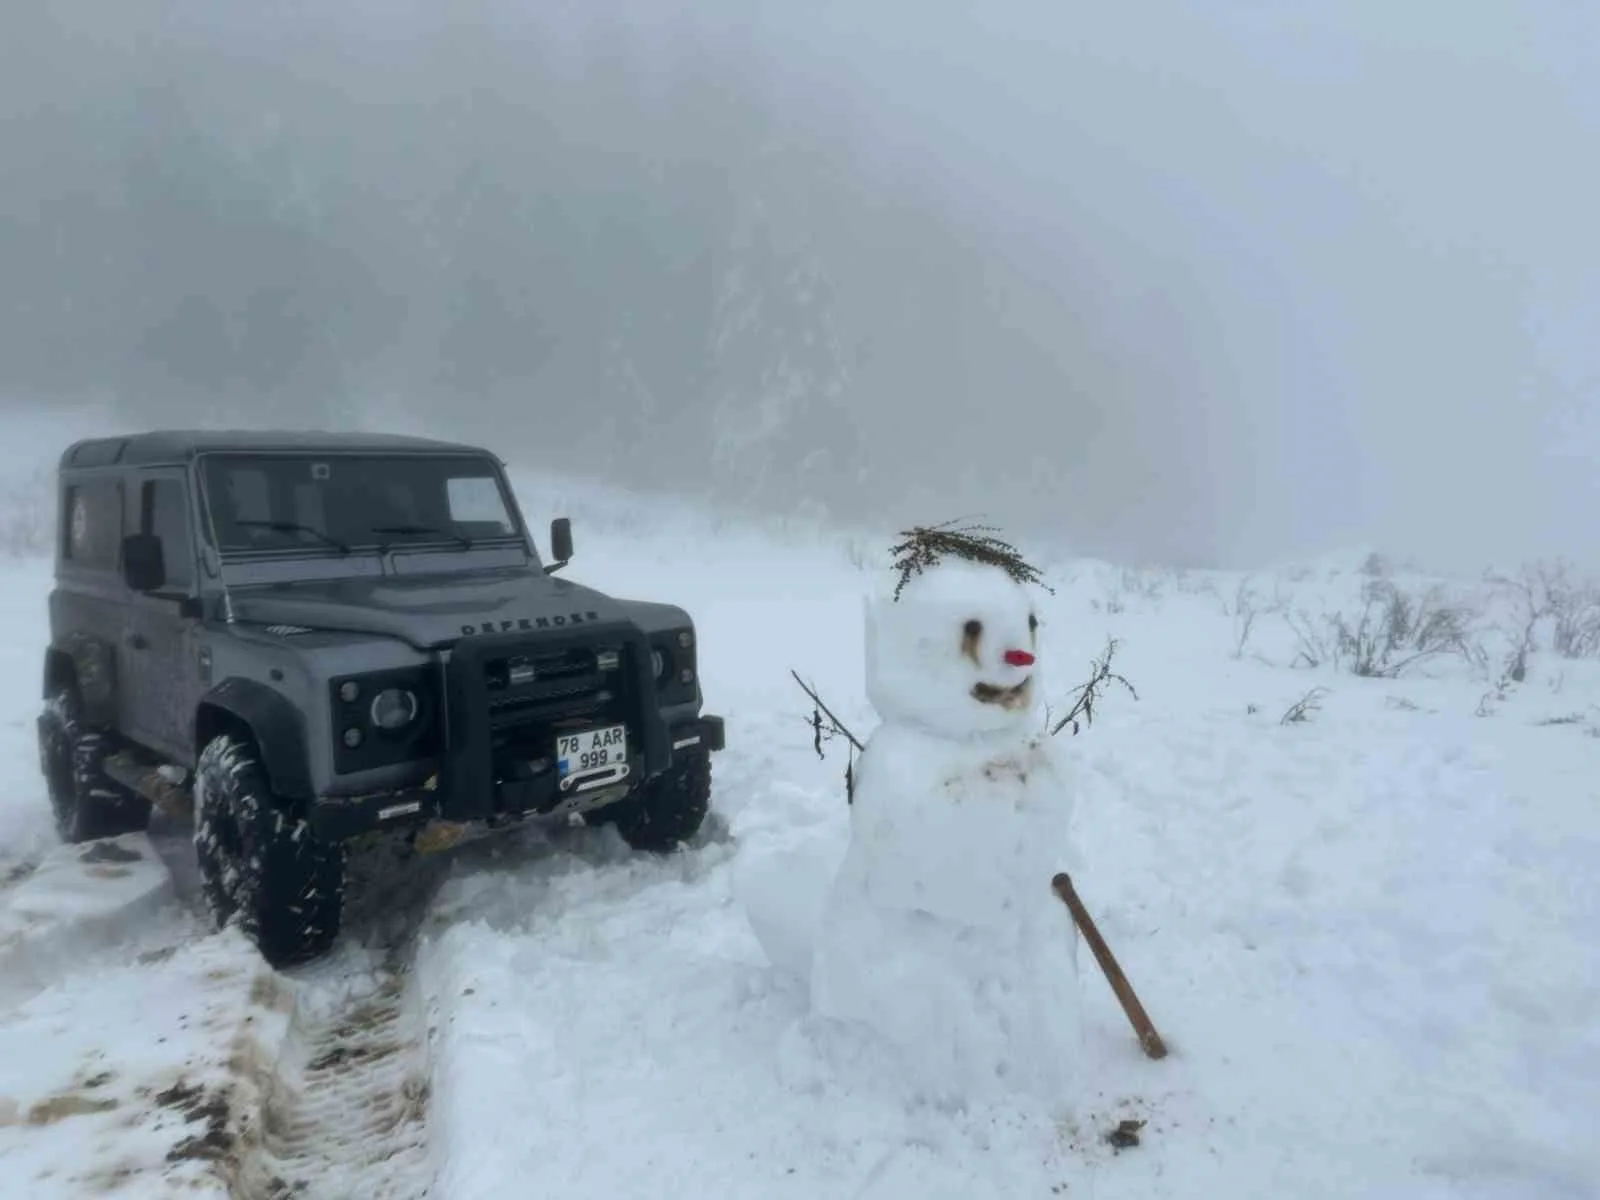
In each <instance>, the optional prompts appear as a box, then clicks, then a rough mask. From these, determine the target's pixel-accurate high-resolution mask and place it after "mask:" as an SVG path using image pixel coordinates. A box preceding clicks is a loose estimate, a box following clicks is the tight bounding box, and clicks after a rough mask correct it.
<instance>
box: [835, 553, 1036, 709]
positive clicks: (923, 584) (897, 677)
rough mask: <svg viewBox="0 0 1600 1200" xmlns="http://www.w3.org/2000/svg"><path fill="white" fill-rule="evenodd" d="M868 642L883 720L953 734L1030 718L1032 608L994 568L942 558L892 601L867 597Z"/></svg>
mask: <svg viewBox="0 0 1600 1200" xmlns="http://www.w3.org/2000/svg"><path fill="white" fill-rule="evenodd" d="M866 649H867V698H868V700H870V701H871V703H872V706H873V708H875V709H876V710H877V711H878V715H879V716H880V717H881V718H882V719H883V720H884V721H886V722H905V723H909V724H913V725H917V726H920V727H921V728H923V729H924V730H926V731H927V732H929V733H933V734H935V735H936V736H940V737H947V738H951V739H957V740H960V739H967V738H972V737H990V736H993V735H996V734H1001V733H1005V732H1009V731H1015V732H1017V733H1018V734H1019V736H1025V735H1026V734H1028V733H1030V732H1032V731H1033V730H1034V728H1035V726H1036V724H1037V722H1036V721H1035V719H1034V718H1035V714H1036V712H1037V708H1038V702H1039V688H1040V683H1039V661H1038V657H1039V619H1038V614H1037V612H1036V610H1035V607H1034V604H1033V598H1032V596H1031V595H1030V593H1029V591H1028V589H1027V588H1026V587H1025V586H1024V585H1022V584H1020V583H1017V582H1016V581H1015V580H1013V579H1012V578H1011V577H1010V576H1008V575H1007V574H1006V573H1005V572H1004V571H1002V570H1000V569H999V568H997V567H992V566H986V565H982V564H979V563H972V562H967V561H964V560H961V559H954V558H951V559H945V560H943V561H941V562H939V563H937V564H936V565H934V566H932V567H930V568H928V569H927V570H925V571H924V572H923V573H922V574H920V575H917V576H915V577H913V578H912V579H910V580H909V581H908V582H907V583H906V584H905V587H904V589H903V591H902V592H901V594H900V598H899V599H898V600H896V599H893V598H891V597H890V596H888V595H879V596H876V597H873V598H872V599H871V600H869V601H868V606H867V622H866Z"/></svg>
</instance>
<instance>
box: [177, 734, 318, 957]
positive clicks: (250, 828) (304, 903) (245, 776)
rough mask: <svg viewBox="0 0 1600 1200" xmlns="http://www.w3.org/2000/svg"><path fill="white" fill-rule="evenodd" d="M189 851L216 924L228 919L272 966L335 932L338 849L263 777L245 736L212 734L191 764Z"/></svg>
mask: <svg viewBox="0 0 1600 1200" xmlns="http://www.w3.org/2000/svg"><path fill="white" fill-rule="evenodd" d="M194 807H195V824H194V845H195V857H196V859H197V860H198V862H199V866H200V881H201V889H202V891H203V892H204V895H205V899H206V905H207V907H208V908H209V909H210V910H211V915H212V918H213V919H214V920H215V921H216V923H217V926H218V928H222V927H223V926H226V925H228V924H229V923H230V922H236V923H237V924H238V926H239V928H240V930H241V931H242V932H243V933H244V935H245V936H246V937H247V938H249V939H250V940H251V941H252V942H253V943H255V945H256V948H257V949H258V950H260V952H261V956H262V958H264V959H266V961H267V962H268V963H269V964H270V965H271V966H273V967H284V966H289V965H292V964H294V963H300V962H305V961H307V960H309V959H312V958H316V957H318V956H319V955H321V954H324V953H325V952H326V951H327V950H328V949H329V948H331V947H332V945H333V943H334V941H335V939H337V938H338V936H339V921H340V916H341V914H342V910H343V905H344V865H345V863H344V847H343V846H341V845H339V844H337V843H327V842H321V841H318V840H317V839H316V838H315V837H314V836H313V835H312V832H311V827H310V826H309V825H308V824H307V823H306V821H305V820H304V819H303V818H300V817H297V816H295V815H294V814H293V813H291V812H290V811H289V809H288V806H287V805H285V804H284V803H283V801H281V800H280V799H279V798H278V797H277V796H275V795H273V793H272V791H271V789H270V788H269V786H268V783H267V776H266V772H265V771H264V770H263V769H262V766H261V763H260V760H259V759H258V758H257V756H256V752H255V748H254V747H253V746H252V745H250V743H249V742H247V741H245V740H243V739H241V738H238V737H235V736H234V735H232V734H226V733H225V734H220V735H218V736H217V737H214V738H212V739H211V740H210V741H209V742H207V743H206V745H205V747H204V749H202V750H201V751H200V758H199V761H198V762H197V763H196V764H195V806H194Z"/></svg>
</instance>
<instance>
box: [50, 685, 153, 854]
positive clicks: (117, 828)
mask: <svg viewBox="0 0 1600 1200" xmlns="http://www.w3.org/2000/svg"><path fill="white" fill-rule="evenodd" d="M38 726H39V767H40V769H41V770H42V771H43V772H44V778H45V786H46V788H47V790H48V791H49V793H50V808H51V810H52V811H53V812H54V813H55V822H56V832H57V833H58V834H60V835H61V840H62V841H64V842H69V843H77V842H89V841H93V840H95V839H96V838H106V837H117V836H118V835H120V834H124V833H142V832H143V831H144V830H146V829H148V828H149V826H150V801H149V800H147V799H145V798H144V797H143V796H140V795H138V794H137V793H136V792H132V791H129V790H128V789H127V788H125V787H123V786H122V785H121V784H120V783H118V782H116V781H115V780H114V779H112V778H111V777H110V776H109V775H107V774H106V769H105V761H106V757H107V755H109V754H111V753H112V752H113V750H114V749H115V747H114V745H113V743H112V739H111V738H110V737H109V736H108V735H106V734H103V733H100V732H98V731H96V730H94V729H91V728H90V727H89V726H88V725H87V724H86V723H85V721H84V719H83V705H82V703H81V702H80V701H79V699H78V690H77V688H75V687H72V686H71V685H68V686H65V687H62V688H60V689H58V690H57V691H56V692H55V693H54V694H52V695H51V697H50V699H49V700H47V701H46V702H45V706H44V711H43V712H42V713H40V714H39V722H38Z"/></svg>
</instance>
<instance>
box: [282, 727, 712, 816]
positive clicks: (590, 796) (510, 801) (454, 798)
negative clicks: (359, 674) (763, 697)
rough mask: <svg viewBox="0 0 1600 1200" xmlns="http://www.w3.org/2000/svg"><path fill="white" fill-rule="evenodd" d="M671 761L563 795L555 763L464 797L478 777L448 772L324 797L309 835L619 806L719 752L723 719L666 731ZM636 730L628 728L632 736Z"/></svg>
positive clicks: (633, 757) (632, 759)
mask: <svg viewBox="0 0 1600 1200" xmlns="http://www.w3.org/2000/svg"><path fill="white" fill-rule="evenodd" d="M664 731H665V737H664V738H663V749H664V751H665V754H666V760H665V763H664V764H663V765H661V766H660V768H659V769H658V770H655V771H651V770H648V769H647V764H648V761H649V757H648V754H647V753H645V752H635V753H631V754H630V755H629V756H628V768H629V769H628V774H627V776H626V777H625V778H624V779H623V780H621V781H620V782H618V783H615V784H610V785H606V784H601V785H598V786H594V787H587V788H583V789H581V790H575V791H565V792H564V791H563V790H562V788H561V782H560V777H559V775H558V773H557V771H556V769H555V765H554V763H553V762H551V763H550V764H549V765H548V766H547V767H545V769H543V770H539V769H535V768H534V767H532V766H528V767H527V769H526V771H519V772H517V774H516V775H514V776H513V777H510V778H501V779H498V780H496V779H494V778H492V777H491V778H489V779H488V780H487V781H486V782H471V783H468V784H467V785H466V786H470V787H474V788H477V789H480V790H477V791H476V792H475V793H474V794H472V795H462V794H460V792H459V790H458V789H459V788H460V787H462V786H463V785H462V783H461V782H460V780H461V779H462V778H463V777H465V778H467V779H470V780H474V781H476V780H477V779H478V777H479V775H480V774H481V773H480V772H461V771H455V772H452V771H450V770H448V769H443V770H441V771H440V772H439V774H438V775H436V776H435V777H434V778H433V779H430V780H429V781H428V783H427V784H426V785H424V786H422V787H417V788H408V789H404V790H401V791H386V792H378V793H373V794H370V795H361V796H338V797H323V798H321V799H320V800H318V801H317V802H316V803H315V804H313V805H312V807H311V821H310V824H311V830H312V833H313V835H314V836H315V837H316V838H317V839H318V840H319V841H346V840H348V839H350V838H354V837H360V836H362V835H364V834H369V833H376V832H384V831H389V830H399V829H408V828H416V827H417V826H421V825H425V824H427V823H429V822H431V821H445V822H450V823H454V824H465V823H484V824H489V825H493V824H500V823H508V822H513V821H521V820H526V819H529V818H541V817H560V816H563V815H565V814H568V813H577V812H586V811H591V810H593V809H597V808H604V807H606V806H607V805H610V804H615V803H616V802H617V801H618V800H621V799H622V798H623V797H624V796H626V795H627V794H628V793H629V792H630V791H632V790H633V789H634V788H636V787H638V786H639V785H640V784H641V783H643V782H645V781H646V779H648V778H649V777H651V776H654V775H658V774H661V773H662V772H664V771H668V770H670V769H671V768H672V766H673V764H674V763H675V762H676V761H677V760H678V759H679V758H680V757H681V756H683V755H687V754H697V753H703V752H711V753H715V752H717V751H720V750H722V749H724V748H725V746H726V733H725V727H724V722H723V719H722V718H721V717H720V716H715V715H713V714H710V713H704V714H701V715H700V716H698V717H695V718H693V719H691V720H689V721H684V722H679V723H675V724H673V725H670V726H664ZM631 732H632V729H631V725H630V733H631Z"/></svg>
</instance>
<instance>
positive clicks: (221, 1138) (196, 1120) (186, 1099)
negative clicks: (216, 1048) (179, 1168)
mask: <svg viewBox="0 0 1600 1200" xmlns="http://www.w3.org/2000/svg"><path fill="white" fill-rule="evenodd" d="M152 1098H153V1099H154V1100H155V1102H156V1103H157V1104H159V1105H160V1106H161V1107H162V1108H169V1109H173V1110H175V1111H177V1112H179V1113H181V1114H182V1115H183V1118H184V1121H185V1122H187V1123H188V1124H191V1125H193V1124H200V1125H203V1128H202V1129H201V1131H200V1132H198V1133H195V1134H192V1135H190V1136H189V1137H186V1138H184V1139H183V1140H182V1141H181V1142H179V1143H178V1144H177V1145H175V1146H174V1147H173V1148H172V1149H171V1150H169V1151H167V1161H168V1162H169V1163H171V1162H184V1161H186V1160H199V1161H204V1162H216V1161H219V1160H221V1159H224V1158H226V1157H227V1156H228V1154H229V1153H230V1152H231V1151H232V1150H233V1146H234V1141H235V1138H234V1134H233V1131H232V1130H231V1129H230V1128H229V1125H228V1117H229V1115H230V1108H229V1105H228V1097H227V1095H226V1094H225V1093H223V1092H220V1091H207V1090H206V1089H204V1088H201V1087H197V1086H195V1085H193V1084H189V1083H186V1082H184V1081H183V1080H181V1079H180V1080H179V1081H178V1082H177V1083H175V1084H173V1085H172V1086H171V1087H170V1088H168V1089H167V1090H166V1091H164V1092H157V1093H156V1094H155V1096H154V1097H152Z"/></svg>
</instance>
